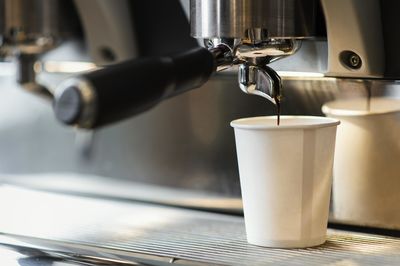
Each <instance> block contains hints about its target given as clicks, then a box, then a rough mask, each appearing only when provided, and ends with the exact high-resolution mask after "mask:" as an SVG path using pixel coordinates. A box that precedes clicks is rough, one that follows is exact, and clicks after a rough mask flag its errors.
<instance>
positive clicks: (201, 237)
mask: <svg viewBox="0 0 400 266" xmlns="http://www.w3.org/2000/svg"><path fill="white" fill-rule="evenodd" d="M6 202H13V204H12V207H11V206H9V205H6V204H5V203H6ZM0 211H1V213H3V214H7V215H5V216H3V217H4V219H3V217H2V219H1V220H0V228H1V232H2V233H3V235H8V236H13V237H16V238H19V239H20V240H22V241H24V242H25V243H27V244H28V243H29V244H35V245H37V246H42V247H47V248H48V247H49V246H51V245H53V249H55V248H57V249H58V250H62V249H64V250H69V251H71V250H77V249H79V252H80V253H81V254H84V253H86V254H93V252H96V255H97V256H103V257H104V256H106V257H107V256H109V257H113V258H116V257H118V258H120V259H121V258H123V259H124V260H129V257H130V256H136V257H137V256H151V257H152V258H155V259H156V260H158V261H163V262H171V263H172V262H173V263H177V264H205V265H209V264H221V265H335V266H336V265H337V266H339V265H340V266H343V265H350V266H355V265H400V239H398V238H393V237H382V236H376V235H369V234H359V233H349V232H345V231H339V230H329V237H328V241H327V242H326V243H325V244H324V245H322V246H319V247H316V248H307V249H290V250H287V249H271V248H262V247H257V246H253V245H249V244H247V242H246V239H245V231H244V222H243V219H242V218H241V217H234V216H229V215H222V214H212V213H207V212H201V211H193V210H185V209H177V208H170V207H160V206H154V205H146V204H136V203H123V202H114V201H106V200H98V199H89V198H79V197H74V196H64V195H55V194H50V193H44V192H34V191H29V190H22V189H15V188H10V187H4V188H1V189H0ZM27 217H29V223H27Z"/></svg>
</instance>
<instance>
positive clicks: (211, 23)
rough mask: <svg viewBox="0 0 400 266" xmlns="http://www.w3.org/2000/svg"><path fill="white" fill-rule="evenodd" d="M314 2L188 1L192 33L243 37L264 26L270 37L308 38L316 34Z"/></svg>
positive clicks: (259, 0) (198, 36) (266, 0)
mask: <svg viewBox="0 0 400 266" xmlns="http://www.w3.org/2000/svg"><path fill="white" fill-rule="evenodd" d="M316 5H317V1H315V0H285V1H281V0H244V1H243V0H229V1H226V0H191V1H190V10H191V14H190V16H191V34H192V36H193V37H196V38H203V39H205V38H239V39H246V38H248V37H249V34H250V32H251V31H252V29H263V30H266V32H267V35H268V37H269V38H293V37H296V38H307V37H311V36H313V35H314V34H315V12H316ZM249 31H250V32H249Z"/></svg>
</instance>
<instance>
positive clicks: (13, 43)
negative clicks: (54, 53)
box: [0, 0, 60, 54]
mask: <svg viewBox="0 0 400 266" xmlns="http://www.w3.org/2000/svg"><path fill="white" fill-rule="evenodd" d="M0 6H1V7H2V9H1V11H2V16H1V18H2V19H1V27H0V35H2V37H3V43H2V45H1V46H2V47H1V50H2V52H3V53H8V54H11V53H13V52H14V50H17V51H19V52H22V53H29V54H32V53H35V54H38V53H42V52H43V51H46V50H49V49H51V48H52V47H54V46H55V45H56V42H57V38H58V37H59V34H60V24H59V23H58V22H59V1H52V0H2V1H0Z"/></svg>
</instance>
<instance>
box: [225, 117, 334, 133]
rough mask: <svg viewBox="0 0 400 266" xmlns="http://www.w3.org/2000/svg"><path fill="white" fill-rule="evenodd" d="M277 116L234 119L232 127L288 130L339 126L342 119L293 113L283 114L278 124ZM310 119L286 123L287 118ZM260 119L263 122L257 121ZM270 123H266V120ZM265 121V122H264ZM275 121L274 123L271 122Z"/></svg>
mask: <svg viewBox="0 0 400 266" xmlns="http://www.w3.org/2000/svg"><path fill="white" fill-rule="evenodd" d="M276 119H277V117H276V116H256V117H246V118H239V119H236V120H233V121H232V122H231V127H233V128H235V129H236V128H239V129H251V130H262V129H268V130H287V129H312V128H322V127H331V126H337V125H339V124H340V121H339V120H338V119H335V118H331V117H324V116H293V115H282V116H281V125H279V126H278V125H276ZM300 119H303V120H308V123H307V124H285V122H284V121H285V120H300ZM256 120H259V121H260V122H261V123H257V124H256V123H255V121H256ZM266 121H268V122H269V123H268V124H266V123H265V122H266ZM262 122H264V124H263V123H262ZM271 122H274V123H271Z"/></svg>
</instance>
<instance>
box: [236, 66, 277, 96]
mask: <svg viewBox="0 0 400 266" xmlns="http://www.w3.org/2000/svg"><path fill="white" fill-rule="evenodd" d="M239 86H240V89H241V90H242V91H243V92H245V93H248V94H253V95H258V96H261V97H264V98H266V99H268V100H269V101H271V102H272V103H274V104H279V99H280V98H281V97H282V94H281V93H282V92H281V91H282V82H281V78H280V77H279V75H278V74H277V73H276V72H275V71H274V70H273V69H272V68H270V67H268V66H266V65H265V66H252V65H248V64H242V65H240V66H239Z"/></svg>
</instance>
